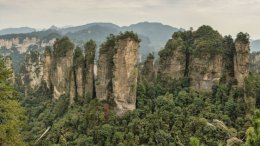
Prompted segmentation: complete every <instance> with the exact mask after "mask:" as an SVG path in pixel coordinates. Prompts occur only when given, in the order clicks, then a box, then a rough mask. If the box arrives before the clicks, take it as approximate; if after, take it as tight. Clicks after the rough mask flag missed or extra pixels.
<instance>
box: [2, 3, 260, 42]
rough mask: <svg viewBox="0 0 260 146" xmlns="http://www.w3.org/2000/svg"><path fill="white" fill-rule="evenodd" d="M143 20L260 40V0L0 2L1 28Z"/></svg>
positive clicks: (120, 22)
mask: <svg viewBox="0 0 260 146" xmlns="http://www.w3.org/2000/svg"><path fill="white" fill-rule="evenodd" d="M143 21H149V22H161V23H163V24H167V25H171V26H173V27H177V28H184V29H189V28H190V27H193V28H194V29H196V28H198V27H199V26H201V25H211V26H212V27H213V28H214V29H216V30H218V31H219V32H220V33H221V34H222V35H227V34H231V35H233V36H235V35H236V34H237V33H238V32H247V33H249V34H250V36H251V38H258V39H260V0H0V29H3V28H10V27H11V28H14V27H22V26H28V27H33V28H48V27H50V26H51V25H55V26H58V27H62V26H71V25H73V26H76V25H83V24H86V23H92V22H112V23H115V24H117V25H120V26H125V25H130V24H134V23H138V22H143Z"/></svg>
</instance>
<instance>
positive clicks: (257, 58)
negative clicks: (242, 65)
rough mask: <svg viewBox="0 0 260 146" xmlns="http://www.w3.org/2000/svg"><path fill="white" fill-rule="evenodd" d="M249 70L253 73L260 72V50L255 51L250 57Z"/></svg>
mask: <svg viewBox="0 0 260 146" xmlns="http://www.w3.org/2000/svg"><path fill="white" fill-rule="evenodd" d="M249 64H250V65H249V71H250V72H253V73H259V72H260V52H253V53H251V54H250V57H249Z"/></svg>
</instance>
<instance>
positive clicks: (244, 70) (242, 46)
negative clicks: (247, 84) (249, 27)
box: [234, 33, 250, 87]
mask: <svg viewBox="0 0 260 146" xmlns="http://www.w3.org/2000/svg"><path fill="white" fill-rule="evenodd" d="M247 38H248V36H244V35H243V34H242V33H239V34H238V36H237V39H236V41H235V48H236V51H235V55H234V72H235V79H236V80H237V85H238V86H239V87H243V85H244V80H245V78H247V76H248V74H249V51H250V49H249V41H248V39H247Z"/></svg>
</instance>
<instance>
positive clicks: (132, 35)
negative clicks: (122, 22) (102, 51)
mask: <svg viewBox="0 0 260 146" xmlns="http://www.w3.org/2000/svg"><path fill="white" fill-rule="evenodd" d="M127 38H130V39H133V40H134V41H136V42H138V43H139V42H141V40H140V39H139V38H138V35H137V34H136V33H134V32H133V31H125V32H123V33H122V32H120V33H119V35H117V36H116V39H117V40H124V39H127Z"/></svg>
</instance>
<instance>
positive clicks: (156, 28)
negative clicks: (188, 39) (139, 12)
mask: <svg viewBox="0 0 260 146" xmlns="http://www.w3.org/2000/svg"><path fill="white" fill-rule="evenodd" d="M120 31H122V32H123V31H134V32H136V33H138V35H139V37H140V38H141V40H142V41H141V44H140V54H141V55H142V57H145V56H146V55H147V54H148V53H151V52H154V53H155V54H157V52H158V51H159V50H160V49H161V48H163V47H164V45H165V43H166V42H167V40H168V39H170V38H171V36H172V34H173V33H174V32H176V31H182V29H178V28H175V27H172V26H169V25H164V24H162V23H157V22H140V23H137V24H132V25H129V26H123V27H120V26H118V25H116V24H113V23H89V24H85V25H80V26H70V27H65V28H59V27H56V26H51V27H50V28H48V29H45V30H42V31H37V30H36V29H34V28H29V27H20V28H7V29H2V30H0V38H12V37H17V36H19V37H26V36H31V37H37V38H40V39H44V40H50V39H52V38H53V37H61V36H64V35H66V36H68V37H69V38H70V39H71V40H73V42H74V43H76V44H77V45H82V44H84V43H85V42H86V41H88V40H90V39H93V40H95V41H96V42H97V44H98V45H100V44H101V43H102V42H104V41H105V40H106V37H107V36H108V35H109V34H118V33H119V32H120ZM251 51H252V52H253V51H260V40H253V41H252V42H251ZM143 59H144V58H143Z"/></svg>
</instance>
